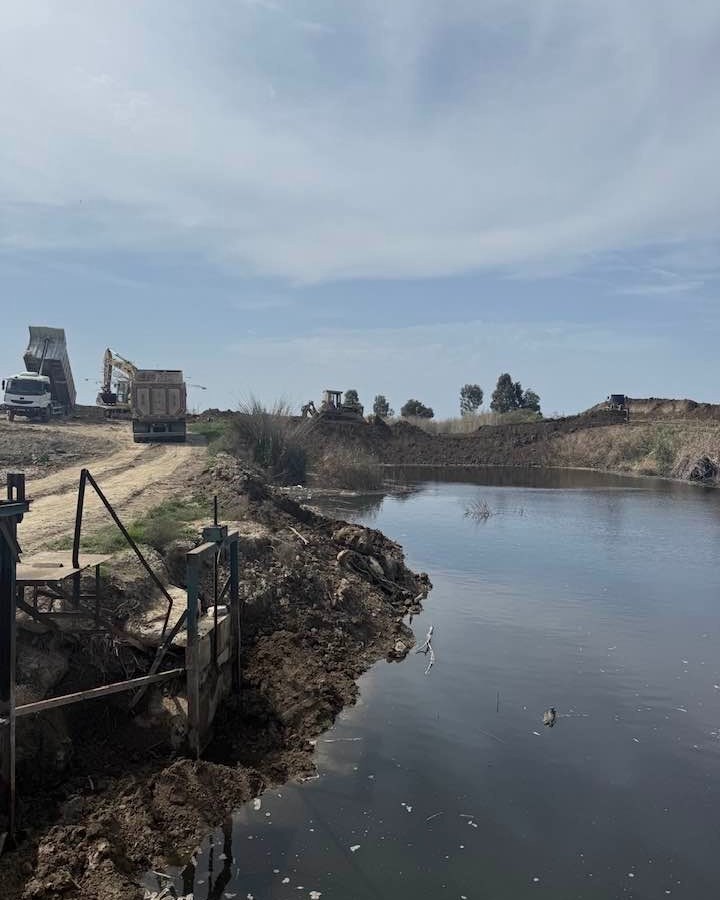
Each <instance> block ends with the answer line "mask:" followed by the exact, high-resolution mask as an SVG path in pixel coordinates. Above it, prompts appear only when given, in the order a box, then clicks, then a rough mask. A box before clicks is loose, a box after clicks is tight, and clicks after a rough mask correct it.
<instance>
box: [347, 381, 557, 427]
mask: <svg viewBox="0 0 720 900" xmlns="http://www.w3.org/2000/svg"><path fill="white" fill-rule="evenodd" d="M352 393H353V394H354V395H355V396H356V397H357V392H356V391H353V392H352ZM484 398H485V393H484V391H483V389H482V388H481V387H480V385H479V384H464V385H463V386H462V387H461V388H460V415H461V416H470V415H474V414H475V413H477V411H478V410H479V409H480V407H481V406H482V404H483V400H484ZM490 409H491V410H492V411H493V412H497V413H508V412H513V411H514V410H518V409H526V410H530V411H531V412H536V413H539V412H540V396H539V395H538V394H537V393H536V392H535V391H533V390H531V389H530V388H527V389H523V386H522V384H521V383H520V382H519V381H513V379H512V377H511V375H510V373H509V372H503V373H502V374H501V375H500V376H499V377H498V380H497V384H496V386H495V390H494V391H493V393H492V399H491V400H490ZM373 413H375V415H376V416H380V417H381V418H383V419H388V418H391V417H392V416H394V415H395V410H393V409H392V408H391V407H390V402H389V400H388V399H387V397H386V396H385V395H384V394H378V395H377V396H376V397H375V401H374V402H373ZM400 415H401V416H402V418H404V419H411V418H419V419H432V418H433V417H434V416H435V412H434V410H433V408H432V407H431V406H426V405H425V404H424V403H422V402H421V401H420V400H415V399H410V400H408V401H407V403H405V404H404V405H403V406H402V407H401V409H400Z"/></svg>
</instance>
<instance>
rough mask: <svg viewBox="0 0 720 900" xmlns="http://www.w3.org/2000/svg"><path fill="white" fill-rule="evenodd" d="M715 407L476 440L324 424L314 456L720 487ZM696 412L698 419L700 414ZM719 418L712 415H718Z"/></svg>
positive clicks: (488, 434)
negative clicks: (605, 474) (655, 478)
mask: <svg viewBox="0 0 720 900" xmlns="http://www.w3.org/2000/svg"><path fill="white" fill-rule="evenodd" d="M714 409H715V408H714V407H713V408H711V409H710V410H709V411H707V410H706V411H705V412H703V411H700V412H697V410H694V411H693V410H691V411H690V413H689V414H688V415H687V416H686V417H685V418H681V419H678V418H677V415H679V413H678V412H677V409H676V411H675V412H674V413H672V414H671V411H670V408H669V407H666V411H667V415H663V416H659V417H657V418H654V417H653V416H651V415H642V416H640V415H636V416H633V415H631V417H630V420H629V421H628V420H627V419H626V416H625V413H624V412H621V411H613V410H606V409H597V410H591V411H589V412H588V413H584V414H582V415H578V416H569V417H566V418H562V419H546V420H540V421H537V422H525V423H519V424H508V425H485V426H482V427H480V428H479V429H478V430H477V431H476V432H472V433H470V434H458V435H450V434H439V435H434V434H429V433H428V432H426V431H424V430H423V429H421V428H418V427H416V426H414V425H411V424H409V423H406V422H402V421H400V422H398V423H397V424H395V425H392V426H388V425H386V424H385V423H383V422H382V421H377V420H376V421H375V423H374V424H361V425H338V424H335V423H327V422H322V421H321V422H318V423H317V425H316V426H315V427H314V429H313V431H312V434H311V435H310V437H309V441H310V446H311V449H312V450H313V451H314V452H316V453H321V452H327V450H328V449H331V448H332V447H333V446H338V445H343V446H345V447H350V448H353V447H355V448H358V449H361V450H362V451H364V452H365V453H370V454H372V456H373V457H374V458H375V459H377V460H378V461H379V462H381V463H384V464H387V465H396V466H408V467H410V466H426V465H427V466H458V467H471V466H483V465H485V466H487V465H491V466H542V467H555V466H562V467H579V468H592V469H601V470H606V471H617V472H628V473H633V474H640V475H662V476H667V477H673V478H680V479H683V480H690V481H699V482H703V483H706V484H717V483H720V419H717V420H716V418H715V412H714ZM696 412H697V414H695V413H696ZM711 413H712V415H711Z"/></svg>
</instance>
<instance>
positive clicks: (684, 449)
mask: <svg viewBox="0 0 720 900" xmlns="http://www.w3.org/2000/svg"><path fill="white" fill-rule="evenodd" d="M701 456H709V457H710V458H711V459H715V460H717V459H718V456H720V426H717V425H695V424H691V423H687V424H683V425H662V424H661V425H617V426H614V427H610V428H591V429H587V430H585V431H579V432H576V433H574V434H566V435H563V436H562V437H561V438H559V439H558V440H557V442H556V443H555V444H554V446H553V463H554V464H555V465H564V466H581V467H584V468H593V469H612V470H615V471H619V472H634V473H636V474H638V475H673V474H675V473H676V472H677V470H678V468H679V467H680V466H681V465H682V464H683V461H685V460H687V459H688V458H690V459H697V458H698V457H701Z"/></svg>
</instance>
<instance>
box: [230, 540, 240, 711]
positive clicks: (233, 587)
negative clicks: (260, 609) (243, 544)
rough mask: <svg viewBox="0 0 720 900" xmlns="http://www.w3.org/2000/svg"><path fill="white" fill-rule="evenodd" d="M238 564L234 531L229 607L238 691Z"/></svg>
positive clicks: (237, 688) (237, 687)
mask: <svg viewBox="0 0 720 900" xmlns="http://www.w3.org/2000/svg"><path fill="white" fill-rule="evenodd" d="M239 583H240V564H239V560H238V539H237V533H235V536H234V540H232V541H231V542H230V609H231V612H232V624H233V633H234V634H233V636H234V638H235V640H234V643H235V673H234V678H233V681H234V682H235V692H236V693H237V694H239V693H240V689H241V686H242V656H241V653H240V651H241V649H242V619H241V616H240V591H239Z"/></svg>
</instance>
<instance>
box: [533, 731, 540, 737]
mask: <svg viewBox="0 0 720 900" xmlns="http://www.w3.org/2000/svg"><path fill="white" fill-rule="evenodd" d="M533 734H536V735H537V736H538V737H540V736H541V735H540V732H539V731H533Z"/></svg>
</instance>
